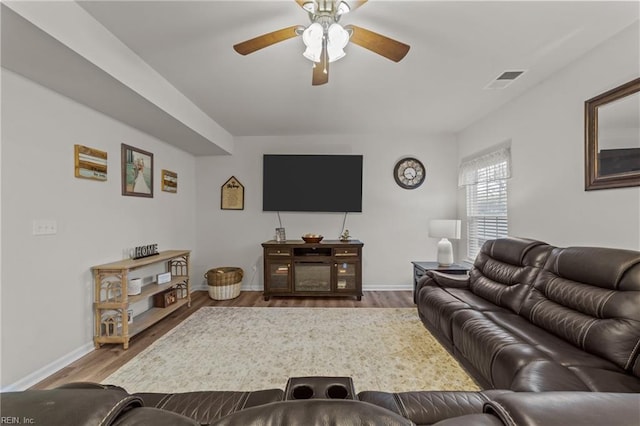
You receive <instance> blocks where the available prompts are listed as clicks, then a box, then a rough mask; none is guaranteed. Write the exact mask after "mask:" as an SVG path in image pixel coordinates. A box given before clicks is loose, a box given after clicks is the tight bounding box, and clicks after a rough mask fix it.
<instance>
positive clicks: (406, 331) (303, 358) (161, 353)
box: [103, 307, 479, 392]
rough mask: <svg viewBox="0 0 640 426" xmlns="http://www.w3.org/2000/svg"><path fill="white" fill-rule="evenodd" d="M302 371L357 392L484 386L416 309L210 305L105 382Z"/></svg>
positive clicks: (231, 380) (275, 382)
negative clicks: (341, 379)
mask: <svg viewBox="0 0 640 426" xmlns="http://www.w3.org/2000/svg"><path fill="white" fill-rule="evenodd" d="M302 376H350V377H352V378H353V382H354V385H355V388H356V391H357V392H360V391H363V390H384V391H395V392H401V391H414V390H478V389H479V388H478V387H477V385H475V383H474V382H473V381H472V380H471V379H470V378H469V377H468V375H467V374H466V373H465V372H464V371H463V369H462V368H461V367H460V366H459V365H458V363H457V362H456V361H455V360H454V359H453V358H452V357H451V356H450V355H449V354H448V353H447V351H446V350H445V349H444V348H442V346H440V344H439V343H438V342H437V341H436V339H435V338H434V337H432V336H431V335H430V334H429V332H428V331H427V330H426V328H425V327H424V326H423V325H422V323H421V322H420V320H419V319H418V315H417V313H416V310H415V309H413V308H398V309H393V308H226V307H203V308H200V309H199V310H198V311H197V312H195V313H194V314H193V315H191V316H190V317H189V318H187V320H185V321H184V322H183V323H181V324H180V325H178V326H177V327H175V328H174V329H173V330H171V331H170V332H169V333H167V334H166V335H164V336H163V337H161V338H160V339H158V340H157V341H156V342H154V343H153V344H152V345H151V346H149V347H148V348H147V349H145V350H144V351H143V352H141V353H140V354H139V355H138V356H136V357H135V358H134V359H132V360H131V361H129V362H128V363H127V364H125V365H124V366H122V367H121V368H120V369H119V370H117V371H116V372H115V373H113V374H112V375H110V376H109V377H107V378H106V379H105V380H104V381H103V383H108V384H114V385H120V386H122V387H124V388H125V389H127V390H128V391H129V392H188V391H198V390H243V391H249V390H258V389H267V388H280V389H284V387H285V385H286V383H287V379H288V378H289V377H302Z"/></svg>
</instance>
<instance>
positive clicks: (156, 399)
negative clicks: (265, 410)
mask: <svg viewBox="0 0 640 426" xmlns="http://www.w3.org/2000/svg"><path fill="white" fill-rule="evenodd" d="M135 396H137V397H139V398H141V399H142V400H143V401H144V405H145V407H154V408H160V409H162V410H165V411H172V412H174V413H177V414H180V415H182V416H186V417H189V418H192V419H194V420H196V421H197V422H199V423H201V424H209V423H212V422H214V421H216V420H218V419H220V418H222V417H224V416H228V415H230V414H233V413H236V412H238V411H242V410H244V409H247V408H250V407H255V406H259V405H265V404H269V403H272V402H279V401H282V400H283V399H284V392H283V391H282V390H281V389H264V390H258V391H247V392H243V391H200V392H183V393H173V394H165V393H151V392H148V393H136V394H135Z"/></svg>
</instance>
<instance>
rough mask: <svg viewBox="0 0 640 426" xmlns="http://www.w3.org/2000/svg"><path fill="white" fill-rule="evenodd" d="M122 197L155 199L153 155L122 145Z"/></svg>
mask: <svg viewBox="0 0 640 426" xmlns="http://www.w3.org/2000/svg"><path fill="white" fill-rule="evenodd" d="M122 195H130V196H133V197H148V198H153V154H152V153H150V152H147V151H143V150H141V149H138V148H134V147H132V146H129V145H125V144H122Z"/></svg>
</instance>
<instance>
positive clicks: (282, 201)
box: [262, 154, 362, 212]
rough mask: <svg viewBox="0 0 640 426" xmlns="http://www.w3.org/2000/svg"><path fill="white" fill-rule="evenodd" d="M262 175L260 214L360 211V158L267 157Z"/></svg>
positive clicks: (315, 156)
mask: <svg viewBox="0 0 640 426" xmlns="http://www.w3.org/2000/svg"><path fill="white" fill-rule="evenodd" d="M262 173H263V174H262V210H263V211H275V212H278V211H279V212H287V211H289V212H361V211H362V155H270V154H266V155H264V158H263V169H262Z"/></svg>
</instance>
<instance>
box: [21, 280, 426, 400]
mask: <svg viewBox="0 0 640 426" xmlns="http://www.w3.org/2000/svg"><path fill="white" fill-rule="evenodd" d="M191 299H192V302H191V307H190V308H187V307H183V308H180V309H178V310H177V311H176V312H174V313H172V314H171V315H169V316H167V317H166V318H165V319H163V320H162V321H160V322H158V323H157V324H155V325H154V326H152V327H150V328H148V329H147V330H145V331H143V332H141V333H140V334H137V335H136V336H134V337H133V338H132V339H131V341H130V342H129V349H127V350H124V349H122V345H104V346H102V347H101V348H100V349H96V350H95V351H93V352H91V353H89V354H87V355H85V356H84V357H82V358H80V359H79V360H77V361H75V362H73V363H72V364H70V365H68V366H67V367H65V368H63V369H61V370H60V371H58V372H57V373H55V374H53V375H51V376H49V377H48V378H46V379H45V380H43V381H41V382H40V383H38V384H36V385H35V386H32V387H31V389H51V388H55V387H57V386H60V385H62V384H64V383H69V382H83V381H84V382H101V381H102V380H104V379H105V378H106V377H108V376H109V375H110V374H111V373H113V372H114V371H116V370H117V369H118V368H120V367H122V366H123V365H124V364H125V363H127V362H128V361H130V360H131V359H132V358H133V357H135V356H136V355H137V354H139V353H140V352H142V351H143V350H144V349H145V348H146V347H148V346H149V345H151V344H152V343H153V342H155V341H156V340H157V339H159V338H160V337H162V336H163V335H164V334H165V333H167V332H168V331H169V330H171V329H172V328H174V327H175V326H176V325H178V324H180V323H181V322H182V321H184V320H185V319H187V318H188V317H189V316H190V315H191V314H193V313H194V312H195V311H197V310H198V309H199V308H201V307H203V306H235V307H240V306H242V307H300V308H306V307H318V308H413V307H415V305H414V303H413V295H412V292H411V291H365V292H364V296H363V297H362V300H361V301H360V302H358V301H357V300H356V299H354V298H331V297H326V298H325V297H317V298H299V297H286V298H284V297H272V298H271V299H270V300H269V301H268V302H266V301H265V300H264V299H263V298H262V292H259V291H243V292H242V293H240V296H238V297H237V298H235V299H231V300H224V301H215V300H211V299H210V298H209V295H208V293H207V292H205V291H196V292H193V293H192V295H191Z"/></svg>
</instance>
